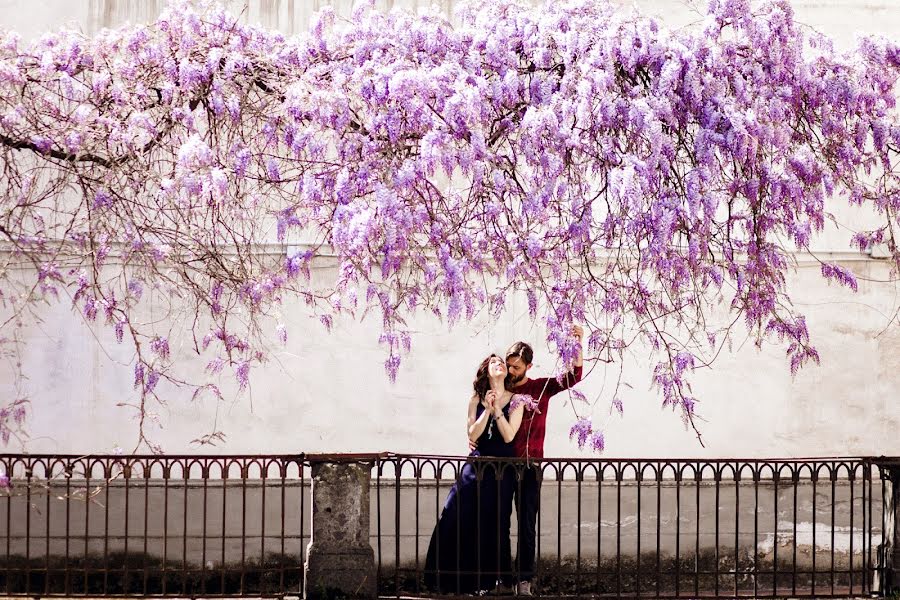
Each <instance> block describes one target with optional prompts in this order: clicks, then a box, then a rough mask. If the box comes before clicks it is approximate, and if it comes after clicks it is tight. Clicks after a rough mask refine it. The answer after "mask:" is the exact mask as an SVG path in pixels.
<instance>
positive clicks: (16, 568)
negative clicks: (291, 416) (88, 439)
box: [0, 455, 309, 597]
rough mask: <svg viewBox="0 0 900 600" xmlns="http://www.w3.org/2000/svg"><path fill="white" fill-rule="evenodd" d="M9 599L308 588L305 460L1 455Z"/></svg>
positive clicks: (0, 578)
mask: <svg viewBox="0 0 900 600" xmlns="http://www.w3.org/2000/svg"><path fill="white" fill-rule="evenodd" d="M0 469H2V470H3V472H4V473H5V474H6V475H7V476H8V477H10V484H11V485H10V486H9V487H7V488H5V489H4V490H3V495H2V496H0V528H2V536H0V544H3V546H4V547H3V548H2V549H0V553H2V556H3V564H2V567H0V592H2V593H4V594H5V595H6V596H20V595H24V596H34V597H36V596H180V597H185V596H187V597H197V596H213V595H216V596H248V595H250V596H257V597H258V596H284V595H285V594H292V595H299V594H300V592H301V590H302V586H303V561H304V558H305V554H304V553H305V549H306V542H308V540H309V526H308V522H307V521H308V516H307V511H308V494H306V493H304V490H305V489H306V485H307V481H306V478H307V477H308V465H307V464H306V463H305V460H304V458H303V457H302V456H38V455H33V456H27V455H26V456H19V455H3V456H0Z"/></svg>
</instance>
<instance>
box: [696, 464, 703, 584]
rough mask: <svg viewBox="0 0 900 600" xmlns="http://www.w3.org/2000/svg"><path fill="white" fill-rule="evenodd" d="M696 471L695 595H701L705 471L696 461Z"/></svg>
mask: <svg viewBox="0 0 900 600" xmlns="http://www.w3.org/2000/svg"><path fill="white" fill-rule="evenodd" d="M696 469H697V470H696V471H694V483H695V486H694V487H695V491H696V493H697V498H696V511H697V526H696V527H694V530H695V531H694V533H695V534H696V535H695V541H694V596H695V597H696V596H699V595H700V481H701V480H702V479H703V473H702V472H701V470H700V469H702V466H701V464H700V463H699V462H698V463H696Z"/></svg>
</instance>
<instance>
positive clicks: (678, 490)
mask: <svg viewBox="0 0 900 600" xmlns="http://www.w3.org/2000/svg"><path fill="white" fill-rule="evenodd" d="M676 464H677V470H676V471H675V597H676V598H680V597H681V479H682V477H681V476H682V471H681V469H682V466H681V463H676Z"/></svg>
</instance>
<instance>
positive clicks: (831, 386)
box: [0, 0, 900, 457]
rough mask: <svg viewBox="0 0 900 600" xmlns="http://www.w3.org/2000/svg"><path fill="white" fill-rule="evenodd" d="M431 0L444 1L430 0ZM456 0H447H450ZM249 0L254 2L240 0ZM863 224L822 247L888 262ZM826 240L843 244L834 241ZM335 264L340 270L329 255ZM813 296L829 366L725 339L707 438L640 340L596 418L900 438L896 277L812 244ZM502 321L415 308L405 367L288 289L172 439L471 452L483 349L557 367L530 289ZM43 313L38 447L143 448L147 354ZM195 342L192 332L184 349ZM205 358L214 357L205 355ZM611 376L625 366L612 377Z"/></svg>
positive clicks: (831, 447)
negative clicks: (239, 391)
mask: <svg viewBox="0 0 900 600" xmlns="http://www.w3.org/2000/svg"><path fill="white" fill-rule="evenodd" d="M325 4H332V5H334V6H335V7H336V9H337V10H338V12H339V13H345V12H347V11H348V10H349V7H350V5H351V3H350V2H348V1H345V0H335V1H334V2H327V1H326V0H306V1H304V0H258V1H252V2H250V5H249V8H248V10H247V11H246V14H247V18H248V19H249V20H251V21H254V22H260V23H262V24H264V25H266V26H268V27H277V28H280V29H282V30H284V31H285V32H286V33H292V32H296V31H300V30H302V29H303V28H304V27H305V24H306V23H307V22H308V20H309V17H310V14H311V13H312V12H314V11H315V10H317V9H318V8H319V7H320V6H322V5H325ZM378 4H379V6H393V5H399V6H405V7H416V6H419V5H422V4H425V3H423V2H417V1H416V0H405V1H400V0H397V1H395V2H392V1H391V0H381V1H380V2H378ZM429 4H430V3H429ZM451 4H452V2H450V1H449V0H443V1H442V2H437V3H436V5H437V6H438V7H439V8H440V9H442V10H444V11H447V10H449V7H450V6H451ZM637 4H638V6H639V7H640V8H641V9H642V10H645V11H649V12H651V13H654V14H658V15H659V16H660V18H661V20H662V21H663V22H664V23H666V24H668V25H670V26H673V27H679V26H683V25H685V24H688V23H690V22H692V21H694V20H696V18H697V16H696V13H694V12H692V10H691V7H690V5H689V4H688V3H686V2H678V1H674V0H671V1H669V0H643V1H641V2H638V3H637ZM794 4H795V6H796V8H797V13H798V19H799V20H800V21H802V22H804V23H807V24H809V25H810V26H811V27H815V28H817V29H819V30H821V31H823V32H825V33H827V34H829V35H831V36H833V37H835V39H836V40H837V41H838V42H839V44H840V45H842V46H844V47H847V46H849V45H850V44H852V42H853V38H854V35H855V33H856V32H865V33H886V34H890V35H897V34H896V33H895V32H898V31H900V1H893V0H883V1H874V0H870V1H865V2H864V1H855V0H831V1H824V0H823V1H813V0H802V1H801V0H797V1H796V2H794ZM234 5H235V6H238V7H239V6H240V4H238V3H234ZM161 6H162V2H160V1H158V0H118V1H116V0H106V1H103V0H81V1H64V0H55V1H48V2H41V3H35V2H24V1H20V0H0V27H5V28H10V29H16V30H18V31H20V32H21V33H22V34H23V36H25V37H28V38H30V37H34V36H37V35H40V33H41V32H44V31H47V30H50V29H53V28H57V27H59V26H63V25H66V26H70V27H76V28H79V29H81V30H82V31H85V32H86V33H88V34H90V33H92V32H94V31H97V30H98V29H100V28H102V27H104V26H116V25H119V24H121V23H122V22H124V21H127V20H130V21H133V22H134V21H148V20H151V19H152V18H153V16H154V15H155V14H156V12H157V11H158V10H159V8H160V7H161ZM836 214H837V217H838V220H839V221H840V222H842V223H845V224H848V225H851V226H854V225H856V224H857V223H858V222H859V221H860V219H861V218H862V216H861V215H859V214H857V213H854V212H852V211H849V210H837V209H836ZM848 237H849V236H848V234H847V232H846V231H840V230H837V229H833V230H829V231H828V232H827V233H826V234H825V235H823V236H822V237H821V238H820V239H819V240H817V247H818V248H820V249H822V250H823V251H832V250H833V251H835V252H837V253H838V254H836V255H835V256H836V257H837V258H839V259H840V260H841V261H842V262H843V263H844V264H845V265H847V266H848V267H850V268H852V269H854V271H856V272H857V274H859V275H864V276H866V277H868V278H871V279H875V280H886V279H888V277H889V273H888V269H887V267H886V265H885V264H884V263H883V262H879V261H876V260H872V259H869V258H868V257H866V256H862V255H857V254H854V253H852V252H848V251H847V249H848V246H847V244H846V239H847V238H848ZM823 258H826V259H827V258H828V254H827V253H826V255H825V256H823ZM323 276H328V273H327V269H326V272H324V273H323ZM790 284H791V287H792V289H793V293H794V298H795V301H796V303H797V306H798V307H799V308H800V309H801V310H804V311H805V312H806V314H807V317H808V320H809V323H810V330H811V333H812V335H813V338H814V340H815V342H816V343H817V347H818V349H819V352H820V354H821V358H822V364H821V366H819V367H815V366H812V367H808V368H806V369H805V370H803V371H802V372H801V373H800V374H799V375H798V376H797V377H795V378H792V377H791V375H790V372H789V369H788V366H787V362H786V360H785V358H784V351H783V349H780V348H776V347H770V346H764V347H763V348H762V349H759V350H758V349H757V348H755V347H754V345H753V343H752V341H747V342H746V343H743V344H742V343H741V339H742V338H740V337H738V339H737V341H736V343H735V346H734V352H733V353H732V354H723V355H722V356H721V357H720V359H719V361H718V362H717V363H716V365H715V368H714V370H709V371H705V372H700V373H698V375H697V376H696V378H695V386H694V391H695V393H696V395H698V396H699V397H700V398H701V399H702V403H701V404H700V406H699V411H700V413H701V415H702V416H703V417H704V419H705V422H702V423H700V426H701V429H702V432H703V440H704V443H705V447H702V446H700V444H699V443H698V442H697V440H696V438H695V436H694V435H693V433H691V432H688V431H686V430H685V429H684V428H683V427H682V425H681V423H680V420H679V418H678V416H677V415H676V414H672V413H671V412H669V411H660V409H659V399H658V397H657V395H656V393H655V392H654V391H653V390H651V389H649V365H648V362H647V361H646V360H645V357H643V356H639V355H638V356H633V357H632V359H631V360H630V361H629V362H628V363H627V364H626V365H625V376H626V379H627V380H628V381H629V382H630V383H631V385H632V386H633V389H631V390H628V391H626V392H625V393H623V394H622V398H623V400H624V402H625V416H624V418H622V419H620V418H618V417H617V416H616V417H609V414H608V413H609V411H608V401H609V387H610V385H611V381H607V379H608V378H609V379H613V378H614V377H615V373H614V372H612V371H611V372H610V373H608V374H607V373H605V372H604V371H603V369H602V368H600V367H598V368H596V369H595V370H593V371H592V372H591V373H590V374H589V375H588V377H587V378H586V380H585V381H584V382H583V383H582V384H581V389H582V391H583V392H584V393H585V394H586V395H587V396H588V397H589V398H592V399H594V398H599V401H598V403H597V405H596V407H595V409H594V416H595V420H596V421H599V422H606V428H605V431H606V436H607V446H608V451H607V453H606V455H607V456H633V457H651V456H696V457H723V456H741V457H753V456H823V455H847V454H876V455H877V454H894V455H900V435H898V433H897V432H898V431H900V407H898V393H900V324H897V323H896V320H895V322H894V323H893V324H891V321H892V318H893V317H894V316H895V313H896V311H897V310H898V307H900V296H898V289H897V286H896V285H895V284H893V283H876V282H868V281H861V283H860V289H859V292H858V293H856V294H853V293H852V292H849V291H847V290H844V289H843V288H837V287H835V286H830V285H828V284H827V283H825V282H823V281H822V280H821V278H820V277H819V275H818V266H817V265H816V264H814V263H812V262H811V261H809V260H808V259H806V258H804V257H800V265H799V268H798V271H797V273H796V274H795V275H794V276H793V277H792V278H791V281H790ZM511 307H512V310H510V311H509V312H508V313H507V314H506V315H505V316H504V317H502V318H501V319H500V320H499V321H497V322H488V321H487V319H486V318H485V317H483V316H482V317H479V318H478V319H476V321H475V322H473V323H471V324H469V325H465V324H464V325H461V326H459V327H457V328H455V329H454V330H452V331H449V330H448V329H447V327H446V326H445V325H442V324H441V323H438V322H436V321H435V320H433V319H429V318H424V317H423V318H419V319H418V320H416V321H415V328H416V330H417V333H416V335H415V337H414V339H413V352H412V355H411V356H409V357H407V358H406V359H405V361H404V363H403V366H402V368H401V371H400V376H399V378H398V381H397V383H396V384H393V385H392V384H390V383H389V382H388V380H387V377H386V376H385V375H384V370H383V368H382V361H383V360H384V355H383V353H382V350H381V348H379V347H378V345H377V338H378V331H379V322H378V319H372V320H369V321H367V322H362V323H359V322H354V321H347V320H338V321H337V322H336V326H335V328H334V330H333V331H332V332H331V333H329V332H326V331H325V330H324V329H323V328H322V327H321V326H320V325H319V324H318V323H317V322H315V321H314V320H312V319H311V318H309V316H308V315H307V314H306V313H305V312H304V310H303V309H302V308H301V307H299V306H291V305H287V306H285V307H284V315H285V320H286V322H287V323H288V327H289V331H290V339H289V343H288V345H287V346H286V347H284V348H276V349H275V353H274V356H275V359H276V360H274V361H272V363H270V364H269V365H268V366H267V367H265V368H264V369H257V370H256V371H254V373H253V386H252V390H251V393H250V394H245V395H244V396H240V397H238V396H235V395H233V394H230V393H229V394H227V398H228V399H227V401H226V402H225V403H221V404H219V405H218V406H217V405H216V404H214V403H213V402H212V401H211V400H209V399H205V400H200V401H198V402H191V401H190V399H189V397H188V396H189V394H188V395H186V394H185V393H183V392H179V391H177V390H175V391H173V392H172V395H171V397H170V400H169V402H168V405H167V406H164V407H159V408H158V409H157V411H158V412H159V417H160V423H161V427H160V428H157V429H156V430H155V431H154V436H155V438H156V439H157V440H158V441H160V442H161V443H162V445H163V446H164V448H165V449H166V450H167V451H168V452H170V453H176V452H198V451H204V452H207V451H213V452H216V451H218V452H228V453H238V452H247V453H274V452H301V451H306V452H316V451H347V452H360V451H382V450H386V451H395V452H418V453H429V454H431V453H434V454H459V453H463V452H465V450H466V448H465V439H464V437H463V436H464V434H463V424H464V419H465V410H466V401H467V398H468V396H469V393H470V389H471V388H470V385H471V378H472V375H473V371H474V368H475V366H476V365H477V363H478V362H479V361H480V359H481V358H483V357H484V356H485V355H486V354H487V353H488V352H490V351H499V352H502V351H503V350H504V349H505V348H506V346H507V345H508V344H509V343H511V342H513V341H515V340H517V339H525V340H528V341H530V342H531V343H532V344H533V345H534V346H535V349H536V351H537V356H536V361H535V362H536V365H535V368H534V371H535V372H536V373H538V374H551V373H552V372H553V370H554V368H555V363H554V360H553V358H552V357H551V355H550V353H549V352H548V351H547V349H546V348H545V347H544V345H543V339H544V334H543V331H542V330H541V328H539V327H535V326H532V325H531V323H530V322H529V321H528V318H527V311H526V310H525V307H524V305H523V304H522V303H521V302H520V301H514V302H512V303H511ZM43 316H44V320H43V322H42V323H40V324H36V325H35V326H33V327H31V328H30V329H29V330H28V333H27V335H28V342H27V344H26V349H27V350H26V356H25V357H24V361H23V367H24V370H25V372H26V373H27V374H28V375H29V376H30V380H29V381H28V382H27V389H28V393H29V395H30V397H31V398H32V400H33V404H34V410H33V414H32V416H31V418H30V422H29V429H30V431H31V435H32V437H31V439H30V441H29V442H28V443H27V449H28V450H29V451H33V452H73V453H81V452H102V451H108V450H111V449H112V448H113V447H114V446H116V445H122V446H124V447H126V448H130V444H132V443H133V442H134V440H135V435H136V433H135V432H136V425H135V422H134V421H133V419H132V418H131V416H130V415H131V413H130V412H129V410H128V409H127V408H120V407H116V403H118V402H128V401H132V400H133V399H134V393H133V392H132V390H131V378H132V370H131V367H130V366H129V365H128V362H129V360H130V355H129V353H128V351H127V349H126V348H124V347H122V346H117V345H116V344H114V343H111V340H110V336H109V335H108V332H104V331H99V332H97V335H98V336H99V337H100V338H101V340H102V341H104V344H103V345H102V346H101V345H98V344H97V343H96V342H95V339H94V337H93V334H92V333H91V332H90V331H89V330H88V329H87V328H86V327H85V326H84V325H83V324H82V323H81V322H80V319H79V317H78V316H77V315H74V316H73V314H72V313H71V312H70V311H69V309H68V308H67V307H66V306H65V305H62V306H56V307H51V308H50V309H48V310H47V311H46V312H45V313H44V315H43ZM173 350H174V351H175V352H180V353H181V354H182V356H183V357H184V358H186V359H189V358H190V353H189V351H188V349H187V348H181V349H177V348H175V349H173ZM191 360H193V361H194V363H192V364H195V365H196V368H197V370H201V369H202V366H203V365H204V364H205V362H206V360H207V359H206V358H203V359H197V358H194V359H191ZM0 369H3V370H0V377H2V378H3V380H2V381H3V383H4V384H6V385H5V386H4V387H0V390H3V391H2V392H0V393H3V394H4V395H8V394H10V393H12V392H11V388H10V383H11V378H10V372H9V370H8V368H6V367H5V366H4V367H0ZM607 376H608V377H607ZM572 414H573V413H572V407H571V405H569V404H568V403H567V400H566V398H565V397H563V396H558V397H557V398H556V399H554V401H553V403H552V404H551V407H550V412H549V417H548V433H547V441H546V453H547V455H548V456H569V455H577V454H578V451H577V449H576V448H575V446H574V445H573V444H572V443H570V442H569V441H568V439H567V431H568V427H569V425H570V424H571V422H572ZM214 423H215V425H216V427H217V428H218V429H221V430H223V431H225V432H226V433H227V434H228V440H227V443H226V444H225V445H222V446H218V447H216V448H209V447H204V448H199V447H198V446H196V445H192V444H191V443H190V440H192V439H194V438H196V437H197V436H199V435H202V434H203V433H206V432H207V431H209V429H210V428H211V427H213V425H214Z"/></svg>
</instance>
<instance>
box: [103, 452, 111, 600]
mask: <svg viewBox="0 0 900 600" xmlns="http://www.w3.org/2000/svg"><path fill="white" fill-rule="evenodd" d="M103 471H104V473H103V475H104V482H103V486H104V488H103V493H104V496H105V497H106V502H104V503H103V594H104V595H105V594H108V593H109V592H108V590H109V504H110V502H111V498H110V495H109V488H110V486H111V484H112V473H111V472H110V464H109V462H108V461H104V464H103Z"/></svg>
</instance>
